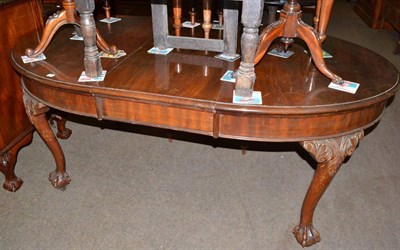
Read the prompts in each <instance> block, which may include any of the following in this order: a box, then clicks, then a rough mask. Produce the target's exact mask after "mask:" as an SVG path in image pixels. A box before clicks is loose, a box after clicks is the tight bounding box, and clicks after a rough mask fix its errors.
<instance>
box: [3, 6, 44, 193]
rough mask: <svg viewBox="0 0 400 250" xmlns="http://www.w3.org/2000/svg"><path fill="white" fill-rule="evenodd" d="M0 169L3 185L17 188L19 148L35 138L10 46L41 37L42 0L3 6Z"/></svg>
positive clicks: (19, 184) (19, 181)
mask: <svg viewBox="0 0 400 250" xmlns="http://www.w3.org/2000/svg"><path fill="white" fill-rule="evenodd" d="M0 24H1V29H0V37H1V40H0V47H1V52H0V75H1V80H0V171H1V172H2V173H3V174H4V176H5V181H4V184H3V187H4V188H5V189H6V190H8V191H16V190H18V189H19V188H20V187H21V185H22V180H21V179H20V178H18V177H17V176H16V175H15V173H14V168H15V163H16V161H17V154H18V151H19V150H20V149H21V148H22V147H23V146H25V145H27V144H29V143H30V142H31V140H32V133H33V126H32V125H31V124H30V122H29V120H28V118H27V116H26V113H25V109H24V107H23V104H22V92H21V79H20V77H19V76H18V74H17V73H16V72H15V71H14V69H13V68H12V66H11V64H10V60H9V53H10V50H11V49H12V48H13V47H14V46H15V45H16V43H17V42H19V41H20V40H21V39H23V38H24V36H25V35H26V34H27V33H28V34H30V37H31V38H35V39H33V41H36V42H37V41H38V40H37V39H38V37H39V34H40V32H41V31H42V29H43V21H42V13H41V2H40V1H36V0H16V1H13V2H10V3H7V4H4V5H1V8H0Z"/></svg>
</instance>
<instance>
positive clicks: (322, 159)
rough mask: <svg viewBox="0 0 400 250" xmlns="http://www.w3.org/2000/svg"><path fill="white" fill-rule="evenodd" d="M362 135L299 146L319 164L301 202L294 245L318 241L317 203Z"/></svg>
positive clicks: (359, 133)
mask: <svg viewBox="0 0 400 250" xmlns="http://www.w3.org/2000/svg"><path fill="white" fill-rule="evenodd" d="M363 136H364V131H363V130H362V131H358V132H356V133H354V134H350V135H345V136H340V137H337V138H332V139H324V140H315V141H303V142H301V143H300V144H301V146H303V148H304V149H305V150H307V151H308V152H309V153H310V154H311V155H312V156H313V157H314V159H315V160H316V161H317V162H318V166H317V169H316V170H315V173H314V177H313V179H312V181H311V184H310V187H309V188H308V191H307V194H306V197H305V198H304V202H303V207H302V209H301V218H300V224H299V225H298V226H296V227H295V228H294V229H293V234H294V235H295V237H296V239H297V241H298V242H299V243H300V244H301V245H302V246H303V247H308V246H311V245H313V244H315V243H317V242H319V241H320V240H321V238H320V235H319V233H318V231H317V230H315V229H314V227H313V215H314V211H315V208H316V207H317V204H318V201H319V200H320V199H321V197H322V195H323V194H324V192H325V190H326V189H327V188H328V186H329V184H330V182H331V181H332V179H333V177H334V176H335V174H336V173H337V171H338V170H339V168H340V166H341V164H342V163H343V160H344V159H345V158H346V157H347V156H350V155H351V154H352V153H353V152H354V150H355V149H356V147H357V145H358V142H359V140H360V139H361V138H362V137H363Z"/></svg>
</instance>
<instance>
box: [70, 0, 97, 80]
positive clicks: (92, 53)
mask: <svg viewBox="0 0 400 250" xmlns="http://www.w3.org/2000/svg"><path fill="white" fill-rule="evenodd" d="M76 1H77V8H76V9H77V11H78V12H79V17H80V22H79V23H80V29H81V32H82V37H83V41H84V43H85V50H84V51H85V57H84V59H83V61H84V66H85V73H86V75H87V76H89V77H99V76H101V74H102V68H101V61H100V56H99V51H98V49H97V46H96V24H95V21H94V18H93V11H94V7H95V5H94V0H76Z"/></svg>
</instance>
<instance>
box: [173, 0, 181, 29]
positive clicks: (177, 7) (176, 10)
mask: <svg viewBox="0 0 400 250" xmlns="http://www.w3.org/2000/svg"><path fill="white" fill-rule="evenodd" d="M173 6H174V7H173V15H174V24H173V25H172V26H173V27H174V29H175V35H176V36H181V27H182V0H174V4H173Z"/></svg>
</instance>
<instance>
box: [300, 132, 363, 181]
mask: <svg viewBox="0 0 400 250" xmlns="http://www.w3.org/2000/svg"><path fill="white" fill-rule="evenodd" d="M363 136H364V131H360V132H357V133H355V134H350V135H345V136H341V137H338V138H333V139H325V140H315V141H304V142H301V143H300V144H301V145H302V146H303V148H304V149H305V150H307V151H308V152H309V153H310V154H311V155H312V156H313V157H314V159H315V160H316V161H317V162H318V163H320V165H318V167H319V168H321V167H326V168H327V172H328V174H329V175H330V176H332V177H333V176H334V175H335V174H336V172H337V170H338V169H339V167H340V165H341V164H342V162H343V160H344V159H345V158H346V157H347V156H350V155H351V154H352V153H353V152H354V150H355V149H356V147H357V145H358V142H359V140H361V139H362V138H363Z"/></svg>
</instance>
